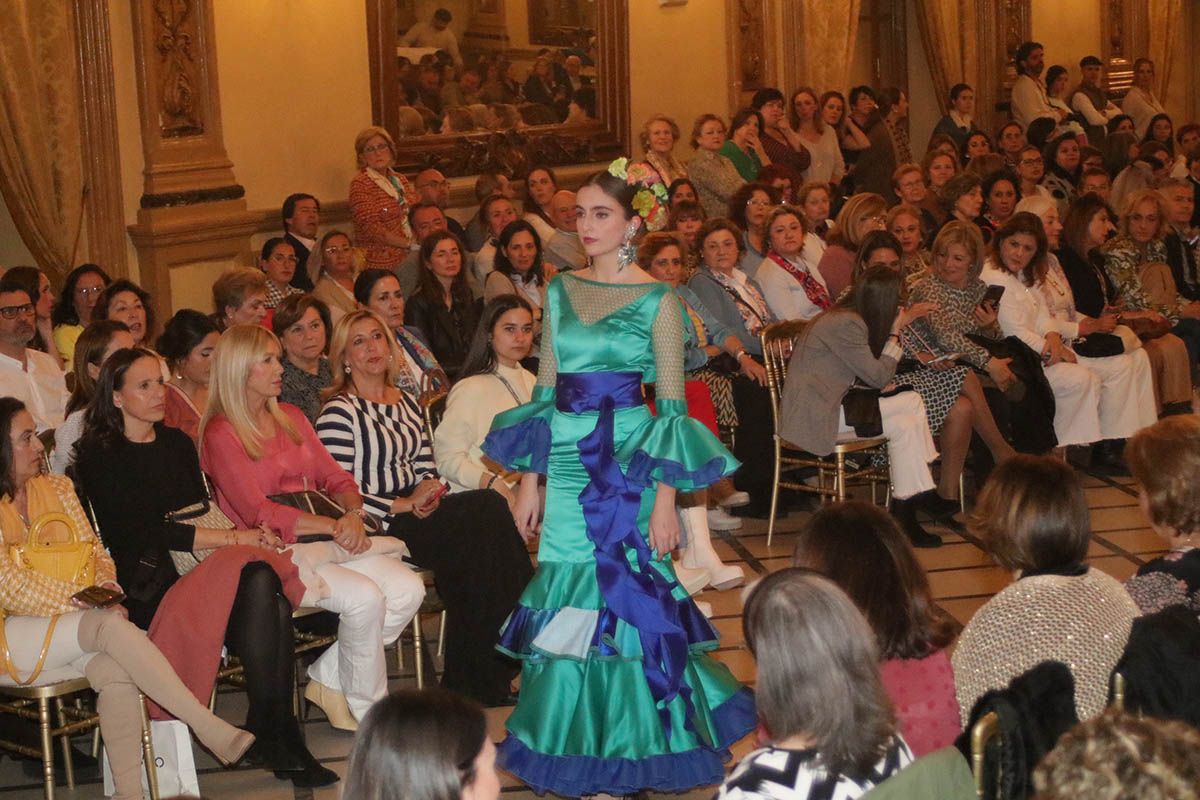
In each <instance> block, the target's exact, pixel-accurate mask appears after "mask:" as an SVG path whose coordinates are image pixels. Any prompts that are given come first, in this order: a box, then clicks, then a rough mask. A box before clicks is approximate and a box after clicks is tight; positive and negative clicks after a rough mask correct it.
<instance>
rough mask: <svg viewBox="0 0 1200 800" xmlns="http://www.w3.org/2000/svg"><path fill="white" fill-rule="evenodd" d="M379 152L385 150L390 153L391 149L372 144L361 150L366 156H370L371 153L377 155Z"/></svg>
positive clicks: (384, 145)
mask: <svg viewBox="0 0 1200 800" xmlns="http://www.w3.org/2000/svg"><path fill="white" fill-rule="evenodd" d="M381 150H387V151H388V152H391V150H392V148H391V147H389V146H388V145H386V144H373V145H370V146H369V147H364V148H363V152H364V153H366V154H367V155H370V154H372V153H378V152H379V151H381Z"/></svg>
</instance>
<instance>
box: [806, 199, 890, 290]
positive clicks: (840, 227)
mask: <svg viewBox="0 0 1200 800" xmlns="http://www.w3.org/2000/svg"><path fill="white" fill-rule="evenodd" d="M886 226H887V203H886V202H885V201H884V199H883V197H882V196H880V195H878V194H856V195H854V196H853V197H851V198H850V199H849V200H847V201H846V204H845V205H844V206H842V210H841V211H839V212H838V215H837V221H836V222H834V224H833V227H832V228H830V229H829V235H828V236H827V237H826V239H825V242H826V245H827V247H826V248H825V252H824V254H822V256H821V260H820V262H819V263H818V264H817V271H818V272H820V273H821V277H822V278H824V279H825V286H826V287H827V288H828V289H829V294H830V296H831V297H833V298H834V299H835V300H836V299H837V298H838V297H840V296H841V294H842V292H843V291H844V290H845V289H846V287H847V286H849V285H850V277H851V275H852V274H853V272H854V259H855V256H856V255H857V253H858V248H859V247H860V246H861V245H862V243H863V239H865V238H866V237H867V234H868V233H870V232H871V231H881V230H884V229H885V228H886Z"/></svg>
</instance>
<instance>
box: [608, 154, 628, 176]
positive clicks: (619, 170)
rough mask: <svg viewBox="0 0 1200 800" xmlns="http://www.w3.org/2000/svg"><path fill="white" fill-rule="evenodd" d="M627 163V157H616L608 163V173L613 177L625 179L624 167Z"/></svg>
mask: <svg viewBox="0 0 1200 800" xmlns="http://www.w3.org/2000/svg"><path fill="white" fill-rule="evenodd" d="M628 164H629V159H628V158H618V159H617V160H616V161H614V162H612V163H611V164H609V165H608V174H609V175H612V176H613V177H614V178H621V179H622V180H624V179H625V175H626V167H627V166H628Z"/></svg>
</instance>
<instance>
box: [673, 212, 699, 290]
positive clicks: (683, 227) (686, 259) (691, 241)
mask: <svg viewBox="0 0 1200 800" xmlns="http://www.w3.org/2000/svg"><path fill="white" fill-rule="evenodd" d="M704 221H705V216H704V208H703V207H702V206H701V205H700V204H699V203H696V202H693V201H690V200H683V201H680V202H679V203H678V204H677V205H675V206H673V207H672V208H671V216H670V217H669V219H668V220H667V228H666V229H667V231H669V232H671V233H675V234H678V235H679V241H680V242H681V244H682V246H683V253H684V255H683V263H684V266H685V268H686V272H685V275H684V279H685V280H687V279H689V278H691V277H692V273H694V272H695V271H696V267H697V266H699V263H700V259H699V256H698V255H697V253H698V251H699V247H698V245H697V243H696V237H697V235H698V234H699V233H700V228H701V227H702V226H703V225H704Z"/></svg>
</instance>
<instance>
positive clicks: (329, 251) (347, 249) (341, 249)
mask: <svg viewBox="0 0 1200 800" xmlns="http://www.w3.org/2000/svg"><path fill="white" fill-rule="evenodd" d="M350 249H351V248H350V245H348V244H344V245H342V246H341V247H326V248H325V252H326V253H327V254H329V255H331V256H336V255H338V254H339V253H349V252H350Z"/></svg>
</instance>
